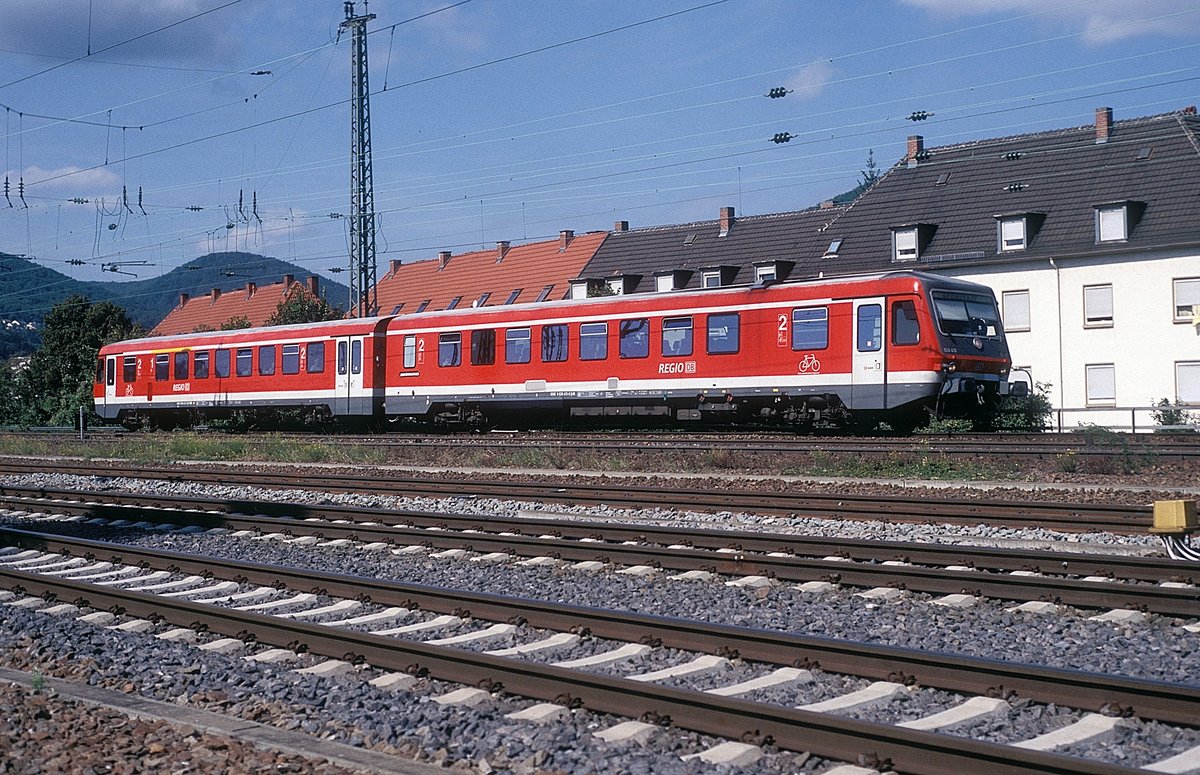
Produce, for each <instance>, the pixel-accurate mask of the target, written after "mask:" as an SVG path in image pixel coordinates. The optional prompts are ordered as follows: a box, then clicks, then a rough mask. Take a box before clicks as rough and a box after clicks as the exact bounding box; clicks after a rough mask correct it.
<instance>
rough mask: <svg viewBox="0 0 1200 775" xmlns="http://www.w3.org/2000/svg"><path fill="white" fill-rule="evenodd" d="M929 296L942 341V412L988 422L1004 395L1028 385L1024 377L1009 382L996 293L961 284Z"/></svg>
mask: <svg viewBox="0 0 1200 775" xmlns="http://www.w3.org/2000/svg"><path fill="white" fill-rule="evenodd" d="M930 296H931V299H932V303H933V310H934V317H935V319H936V322H937V328H938V341H939V344H940V347H941V373H942V383H941V388H940V390H939V393H938V398H937V413H938V415H939V416H942V417H963V418H970V419H973V420H976V421H981V420H982V421H985V422H986V420H987V419H988V418H989V417H990V416H991V415H992V414H993V413H994V411H995V409H996V406H997V404H998V403H999V401H1000V399H1001V398H1003V397H1004V396H1007V395H1021V394H1024V393H1026V392H1027V391H1028V385H1027V384H1026V383H1024V382H1015V383H1011V384H1010V382H1009V371H1010V369H1011V368H1012V358H1011V356H1010V355H1009V351H1008V342H1007V341H1006V340H1005V338H1004V328H1003V325H1002V324H1001V321H1000V313H999V310H998V309H997V308H996V301H995V298H994V297H993V296H991V294H990V293H987V292H976V291H966V290H958V289H955V290H948V289H934V290H932V291H931V292H930Z"/></svg>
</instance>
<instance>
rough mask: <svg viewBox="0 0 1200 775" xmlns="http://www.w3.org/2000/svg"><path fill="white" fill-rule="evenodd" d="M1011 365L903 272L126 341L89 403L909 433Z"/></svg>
mask: <svg viewBox="0 0 1200 775" xmlns="http://www.w3.org/2000/svg"><path fill="white" fill-rule="evenodd" d="M322 351H323V359H322V360H321V364H322V368H321V369H320V370H317V371H312V370H311V369H312V367H313V365H314V364H316V363H317V360H315V359H314V356H313V353H314V352H318V353H320V352H322ZM218 362H220V363H222V364H223V368H222V369H221V370H220V373H217V369H216V366H217V364H218ZM230 364H232V365H230ZM1010 365H1011V362H1010V358H1009V353H1008V347H1007V344H1006V342H1005V338H1004V333H1003V330H1002V327H1001V324H1000V320H999V314H998V312H997V309H996V302H995V298H994V296H993V294H992V292H991V290H990V289H988V288H986V287H985V286H981V285H976V284H974V283H967V282H963V281H959V280H953V279H948V278H943V277H935V276H930V275H923V274H917V273H911V272H898V273H891V274H886V275H873V276H866V277H851V278H841V279H836V280H816V281H809V282H791V283H778V284H773V283H763V284H758V285H754V286H739V287H730V288H718V289H705V290H695V291H673V292H669V293H655V294H637V295H628V296H608V297H599V298H592V299H581V300H564V301H558V302H548V303H540V304H524V305H513V306H499V307H483V308H478V309H463V310H449V311H444V312H434V313H424V314H419V315H399V316H388V317H381V318H371V319H365V320H343V321H335V322H330V323H314V324H308V325H302V326H283V327H274V328H260V329H246V330H242V331H227V332H209V333H203V334H194V335H190V336H177V337H161V338H153V339H140V340H133V341H130V342H121V343H117V344H113V345H109V346H107V347H105V348H104V349H102V350H101V353H100V359H99V362H98V364H97V373H96V377H97V381H96V387H95V397H96V410H97V412H98V413H99V414H100V416H101V417H102V418H104V419H105V420H110V421H120V422H124V423H126V424H138V423H144V422H146V421H150V422H153V423H156V424H159V425H171V424H176V423H179V422H183V421H186V420H187V419H188V418H190V417H211V416H221V415H224V414H228V413H230V412H232V411H235V410H252V411H258V410H265V409H288V410H297V411H299V412H301V413H303V414H304V415H306V416H307V417H308V418H309V419H312V420H326V419H334V418H338V419H372V420H377V421H380V422H382V421H384V420H386V421H391V422H399V421H413V422H435V423H440V424H445V425H449V426H454V427H479V428H484V427H490V426H492V425H497V424H499V425H510V426H515V427H521V426H530V425H544V424H554V423H559V422H564V421H570V420H579V421H587V422H590V423H593V424H608V423H616V422H621V421H627V420H628V419H642V420H654V421H660V422H688V421H697V420H713V421H728V422H751V421H756V422H767V423H778V424H785V425H790V426H794V427H797V428H800V429H803V428H807V427H813V426H840V427H848V426H861V427H863V428H869V427H874V425H875V424H876V423H878V422H879V421H887V422H889V423H890V424H892V425H893V427H896V428H900V429H904V428H910V427H912V426H913V425H915V424H917V423H918V422H920V421H921V420H923V419H925V418H927V417H928V416H929V415H930V414H931V413H933V414H936V415H939V416H940V415H950V416H967V417H974V418H977V419H979V418H983V419H985V420H986V417H987V416H988V413H989V412H990V411H991V410H992V408H993V407H994V405H995V403H996V401H997V400H998V398H999V397H1000V396H1002V395H1005V394H1007V393H1008V381H1007V380H1008V374H1009V368H1010ZM198 367H199V372H198V370H197V369H198Z"/></svg>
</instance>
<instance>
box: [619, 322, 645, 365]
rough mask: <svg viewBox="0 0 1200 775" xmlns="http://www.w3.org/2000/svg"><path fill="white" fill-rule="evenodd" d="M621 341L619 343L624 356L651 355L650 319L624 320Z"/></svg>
mask: <svg viewBox="0 0 1200 775" xmlns="http://www.w3.org/2000/svg"><path fill="white" fill-rule="evenodd" d="M620 332H621V337H620V339H621V341H620V343H619V345H618V347H619V350H620V353H621V357H622V358H645V357H646V356H648V355H650V321H649V320H647V319H646V318H637V319H635V320H622V321H621V323H620Z"/></svg>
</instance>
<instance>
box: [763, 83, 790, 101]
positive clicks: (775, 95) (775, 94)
mask: <svg viewBox="0 0 1200 775" xmlns="http://www.w3.org/2000/svg"><path fill="white" fill-rule="evenodd" d="M791 93H792V90H791V89H789V88H787V87H785V86H776V87H775V88H773V89H771V90H770V91H768V92H767V93H766V95H764V96H767V97H770V98H771V99H773V100H777V99H779V98H780V97H786V96H787V95H789V94H791Z"/></svg>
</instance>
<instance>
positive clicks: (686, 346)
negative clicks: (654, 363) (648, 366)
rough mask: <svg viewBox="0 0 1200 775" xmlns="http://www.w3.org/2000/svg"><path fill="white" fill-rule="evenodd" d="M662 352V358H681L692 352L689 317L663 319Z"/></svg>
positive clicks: (690, 321)
mask: <svg viewBox="0 0 1200 775" xmlns="http://www.w3.org/2000/svg"><path fill="white" fill-rule="evenodd" d="M662 354H663V357H664V358H681V357H684V356H688V355H691V354H692V319H691V318H666V319H664V320H663V324H662Z"/></svg>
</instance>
